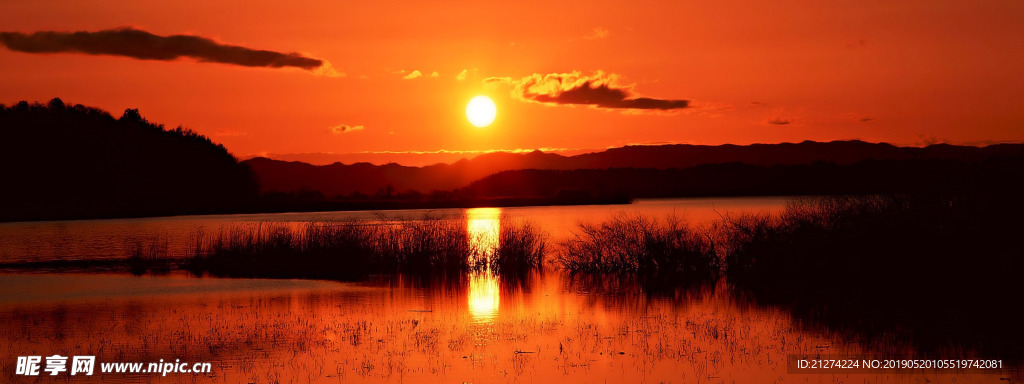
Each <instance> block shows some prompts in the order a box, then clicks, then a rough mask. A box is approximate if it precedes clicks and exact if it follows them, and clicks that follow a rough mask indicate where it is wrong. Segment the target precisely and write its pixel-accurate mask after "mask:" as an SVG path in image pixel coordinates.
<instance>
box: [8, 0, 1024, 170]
mask: <svg viewBox="0 0 1024 384" xmlns="http://www.w3.org/2000/svg"><path fill="white" fill-rule="evenodd" d="M1022 20H1024V2H1021V1H939V0H923V1H891V2H890V1H873V2H865V1H764V2H754V1H732V0H727V1H711V2H709V1H639V2H626V1H617V2H608V1H586V2H555V1H543V2H524V1H520V2H508V3H497V2H488V1H474V2H461V1H459V2H456V1H444V2H423V1H390V2H380V1H377V2H354V1H317V2H302V1H291V2H281V1H254V0H246V1H237V2H234V1H218V2H210V1H191V0H189V1H183V0H175V1H137V0H133V1H90V2H85V1H64V0H61V1H3V2H0V103H4V104H7V105H10V104H13V103H15V102H17V101H18V100H29V101H40V102H45V101H47V100H49V99H51V98H53V97H60V98H61V99H63V100H64V101H65V102H68V103H76V104H85V105H88V106H95V107H99V108H103V109H106V110H109V111H111V112H112V113H113V114H115V115H120V113H121V111H123V110H124V109H125V108H138V109H139V110H140V112H141V113H142V115H143V116H145V117H147V118H148V119H150V120H151V121H154V122H159V123H163V124H166V125H167V126H169V127H176V126H178V125H182V126H184V127H186V128H191V129H193V130H195V131H197V132H199V133H202V134H205V135H207V136H209V137H210V138H212V139H213V140H214V141H216V142H219V143H223V144H224V145H225V146H226V147H227V148H228V150H229V151H231V152H232V153H233V154H235V155H236V156H238V157H240V158H248V157H251V156H256V155H264V156H270V157H274V158H281V159H290V160H304V161H310V162H315V163H326V162H332V161H343V162H346V163H349V162H353V161H371V162H374V163H384V162H388V161H396V162H399V163H404V164H410V165H422V164H426V163H432V162H438V161H444V162H449V161H453V160H456V159H458V158H462V157H471V156H474V155H475V154H477V153H480V152H482V151H490V150H533V149H542V150H545V151H563V152H564V153H567V154H572V153H579V152H581V151H593V150H598V149H603V148H607V147H613V146H622V145H627V144H659V143H691V144H723V143H734V144H749V143H777V142H787V141H788V142H797V141H803V140H819V141H822V140H840V139H861V140H866V141H872V142H877V141H885V142H890V143H894V144H900V145H924V144H930V143H936V142H947V143H952V144H970V145H984V144H989V143H994V142H1019V141H1022V140H1024V22H1022ZM37 32H43V33H42V34H36V33H37ZM46 32H55V33H48V34H47V33H46ZM68 32H87V33H83V34H79V35H71V34H68ZM176 35H178V37H175V38H167V37H168V36H176ZM180 35H187V36H192V37H187V38H182V36H180ZM182 47H185V48H182ZM189 47H192V48H189ZM194 47H198V48H194ZM238 47H243V48H238ZM182 49H184V50H189V49H191V51H189V52H198V53H195V54H187V55H185V57H180V58H176V57H177V56H178V54H176V53H173V52H171V53H168V51H167V50H172V51H173V50H182ZM90 50H91V51H90ZM261 51H270V52H261ZM85 52H92V53H101V54H88V53H85ZM143 56H144V57H143ZM139 57H141V59H140V58H139ZM476 95H487V96H490V97H491V98H492V99H493V100H494V102H495V104H496V105H497V119H496V120H495V121H494V123H493V124H491V125H490V126H487V127H484V128H477V127H474V126H473V125H471V124H470V123H469V121H468V120H467V118H466V113H465V109H466V103H467V102H469V100H470V99H471V98H473V97H474V96H476ZM410 154H411V155H410Z"/></svg>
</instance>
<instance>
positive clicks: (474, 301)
mask: <svg viewBox="0 0 1024 384" xmlns="http://www.w3.org/2000/svg"><path fill="white" fill-rule="evenodd" d="M499 304H501V293H500V288H499V287H498V277H497V276H495V275H494V274H493V273H491V271H481V272H475V273H473V274H472V275H470V276H469V315H470V316H472V317H473V319H474V320H476V321H480V322H488V323H489V322H491V321H493V320H494V319H495V318H496V317H498V306H499Z"/></svg>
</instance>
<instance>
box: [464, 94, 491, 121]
mask: <svg viewBox="0 0 1024 384" xmlns="http://www.w3.org/2000/svg"><path fill="white" fill-rule="evenodd" d="M497 114H498V107H496V106H495V105H494V101H492V100H491V98H490V97H487V96H477V97H474V98H473V99H472V100H470V101H469V104H468V105H466V117H467V118H469V123H470V124H473V126H475V127H480V128H482V127H486V126H488V125H491V123H492V122H494V116H495V115H497Z"/></svg>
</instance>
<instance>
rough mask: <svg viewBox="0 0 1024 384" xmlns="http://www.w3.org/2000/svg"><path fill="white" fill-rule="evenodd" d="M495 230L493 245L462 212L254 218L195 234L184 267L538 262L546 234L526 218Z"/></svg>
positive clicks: (513, 265)
mask: <svg viewBox="0 0 1024 384" xmlns="http://www.w3.org/2000/svg"><path fill="white" fill-rule="evenodd" d="M499 238H500V240H499V244H500V246H497V247H492V245H497V244H491V245H489V244H479V243H478V241H477V240H474V239H473V238H471V236H470V234H469V233H468V232H467V228H466V220H464V219H445V218H425V219H423V220H414V221H412V220H402V221H383V222H374V223H368V222H311V223H301V224H296V225H294V226H284V225H256V226H254V227H248V228H236V229H234V230H231V231H228V232H227V233H219V234H217V235H215V236H210V237H206V236H203V235H201V234H200V235H197V236H196V238H195V243H194V251H193V254H192V255H191V256H190V257H188V258H187V260H186V262H185V266H184V267H185V268H187V269H189V270H191V271H193V272H195V273H197V274H204V273H208V274H211V275H214V276H229V277H267V278H314V279H336V280H350V279H359V278H365V277H366V276H368V275H370V274H375V273H403V274H451V275H458V274H461V273H464V272H467V271H473V270H480V269H484V268H488V269H490V270H493V271H496V272H498V273H508V274H512V273H517V272H522V271H527V270H530V269H533V268H536V267H539V266H540V265H541V263H542V261H543V254H544V238H543V236H542V235H541V233H540V232H538V231H537V230H536V229H535V228H534V227H533V226H532V225H531V224H529V223H518V222H511V221H509V222H504V223H502V225H501V230H500V233H499Z"/></svg>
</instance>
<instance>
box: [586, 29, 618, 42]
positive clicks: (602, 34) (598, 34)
mask: <svg viewBox="0 0 1024 384" xmlns="http://www.w3.org/2000/svg"><path fill="white" fill-rule="evenodd" d="M611 35H612V33H611V32H610V31H608V30H607V29H604V28H594V31H593V32H591V33H590V34H589V35H586V36H583V38H584V39H586V40H599V39H603V38H606V37H608V36H611Z"/></svg>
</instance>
